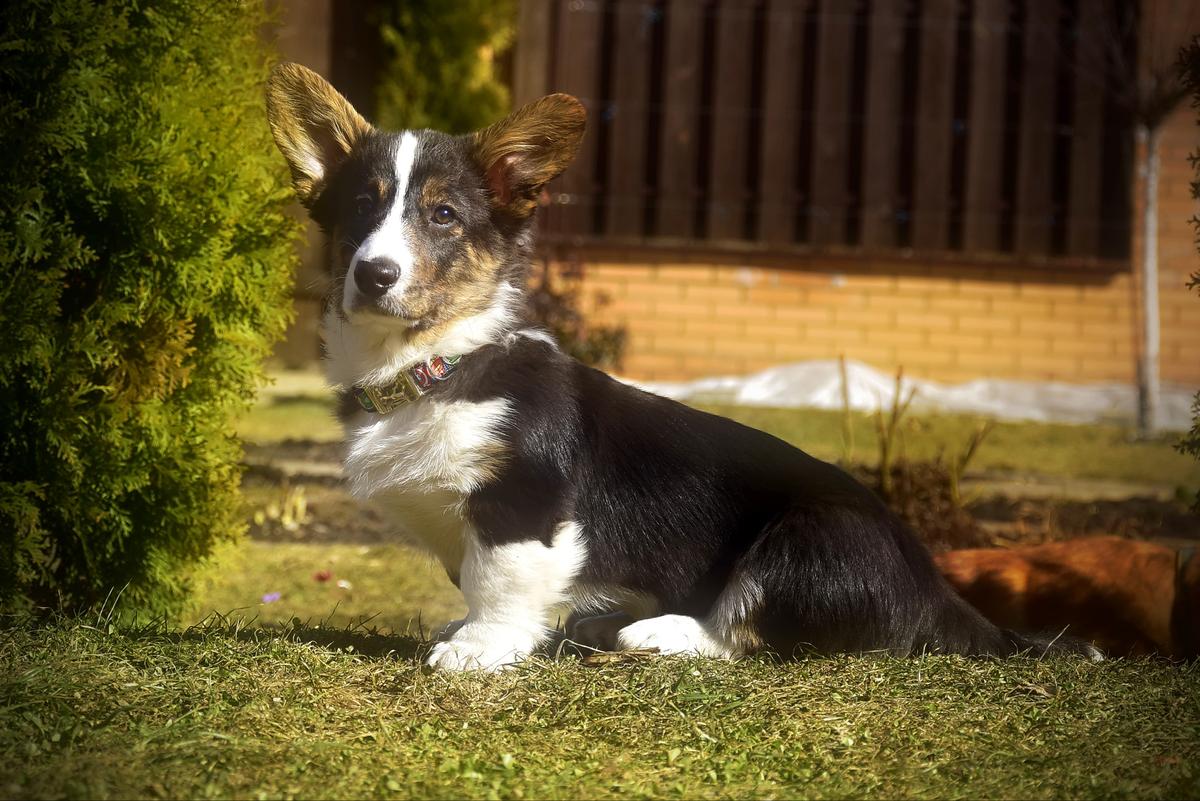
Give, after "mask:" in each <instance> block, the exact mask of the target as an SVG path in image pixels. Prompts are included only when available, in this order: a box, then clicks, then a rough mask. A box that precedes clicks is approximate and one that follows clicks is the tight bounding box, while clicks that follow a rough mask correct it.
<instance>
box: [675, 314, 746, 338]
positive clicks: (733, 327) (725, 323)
mask: <svg viewBox="0 0 1200 801" xmlns="http://www.w3.org/2000/svg"><path fill="white" fill-rule="evenodd" d="M744 328H745V326H744V325H743V324H742V323H739V322H734V321H730V320H717V319H714V318H712V317H691V318H688V319H686V320H684V322H683V331H684V333H685V334H687V335H689V336H693V335H696V336H708V337H736V336H741V335H742V334H743V332H744Z"/></svg>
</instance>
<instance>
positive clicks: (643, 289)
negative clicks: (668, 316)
mask: <svg viewBox="0 0 1200 801" xmlns="http://www.w3.org/2000/svg"><path fill="white" fill-rule="evenodd" d="M683 293H684V287H683V284H679V283H676V282H674V281H647V280H644V279H642V280H637V281H628V282H626V284H625V296H626V297H628V298H644V299H647V300H662V299H676V300H678V299H681V298H683V296H684V294H683Z"/></svg>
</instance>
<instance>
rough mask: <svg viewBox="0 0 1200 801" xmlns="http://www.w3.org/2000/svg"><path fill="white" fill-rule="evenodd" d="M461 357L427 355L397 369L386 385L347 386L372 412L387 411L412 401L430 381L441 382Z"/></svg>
mask: <svg viewBox="0 0 1200 801" xmlns="http://www.w3.org/2000/svg"><path fill="white" fill-rule="evenodd" d="M461 359H462V356H431V357H429V358H428V359H426V360H425V361H423V362H418V363H417V364H414V365H413V366H412V367H406V368H405V369H403V370H401V371H400V375H399V376H397V377H396V380H395V381H393V382H391V383H390V384H383V385H382V386H377V387H359V386H355V387H353V388H352V389H351V392H352V393H353V394H354V398H355V400H357V401H358V404H359V405H360V406H362V407H363V408H364V409H365V410H367V411H368V412H371V413H372V414H388V413H389V412H392V411H394V410H396V409H398V408H400V407H401V406H404V405H406V404H409V403H412V402H413V401H415V400H417V399H418V398H420V397H421V396H422V395H424V394H425V393H427V392H428V391H429V390H430V389H431V388H432V387H433V386H434V384H437V383H438V382H439V381H445V380H446V379H447V378H449V377H450V374H451V373H453V372H454V370H455V369H456V368H457V367H458V362H459V361H460V360H461Z"/></svg>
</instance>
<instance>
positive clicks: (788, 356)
mask: <svg viewBox="0 0 1200 801" xmlns="http://www.w3.org/2000/svg"><path fill="white" fill-rule="evenodd" d="M771 352H772V353H773V354H774V355H775V357H776V358H778V359H780V360H781V361H784V362H793V361H802V360H805V359H828V358H832V357H835V356H837V354H838V349H837V348H836V347H835V346H834V345H833V344H832V343H829V342H814V341H812V340H809V339H804V338H801V339H797V340H794V341H791V342H776V343H774V345H773V347H772V351H771Z"/></svg>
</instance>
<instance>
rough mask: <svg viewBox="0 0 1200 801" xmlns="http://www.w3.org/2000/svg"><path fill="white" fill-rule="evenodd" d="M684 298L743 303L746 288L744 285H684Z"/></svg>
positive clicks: (719, 302)
mask: <svg viewBox="0 0 1200 801" xmlns="http://www.w3.org/2000/svg"><path fill="white" fill-rule="evenodd" d="M683 296H684V298H686V299H687V300H697V301H709V302H712V303H717V304H726V305H730V304H737V303H742V302H743V301H744V300H745V297H746V290H745V289H744V288H743V287H737V286H692V285H689V286H686V287H684V293H683Z"/></svg>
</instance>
